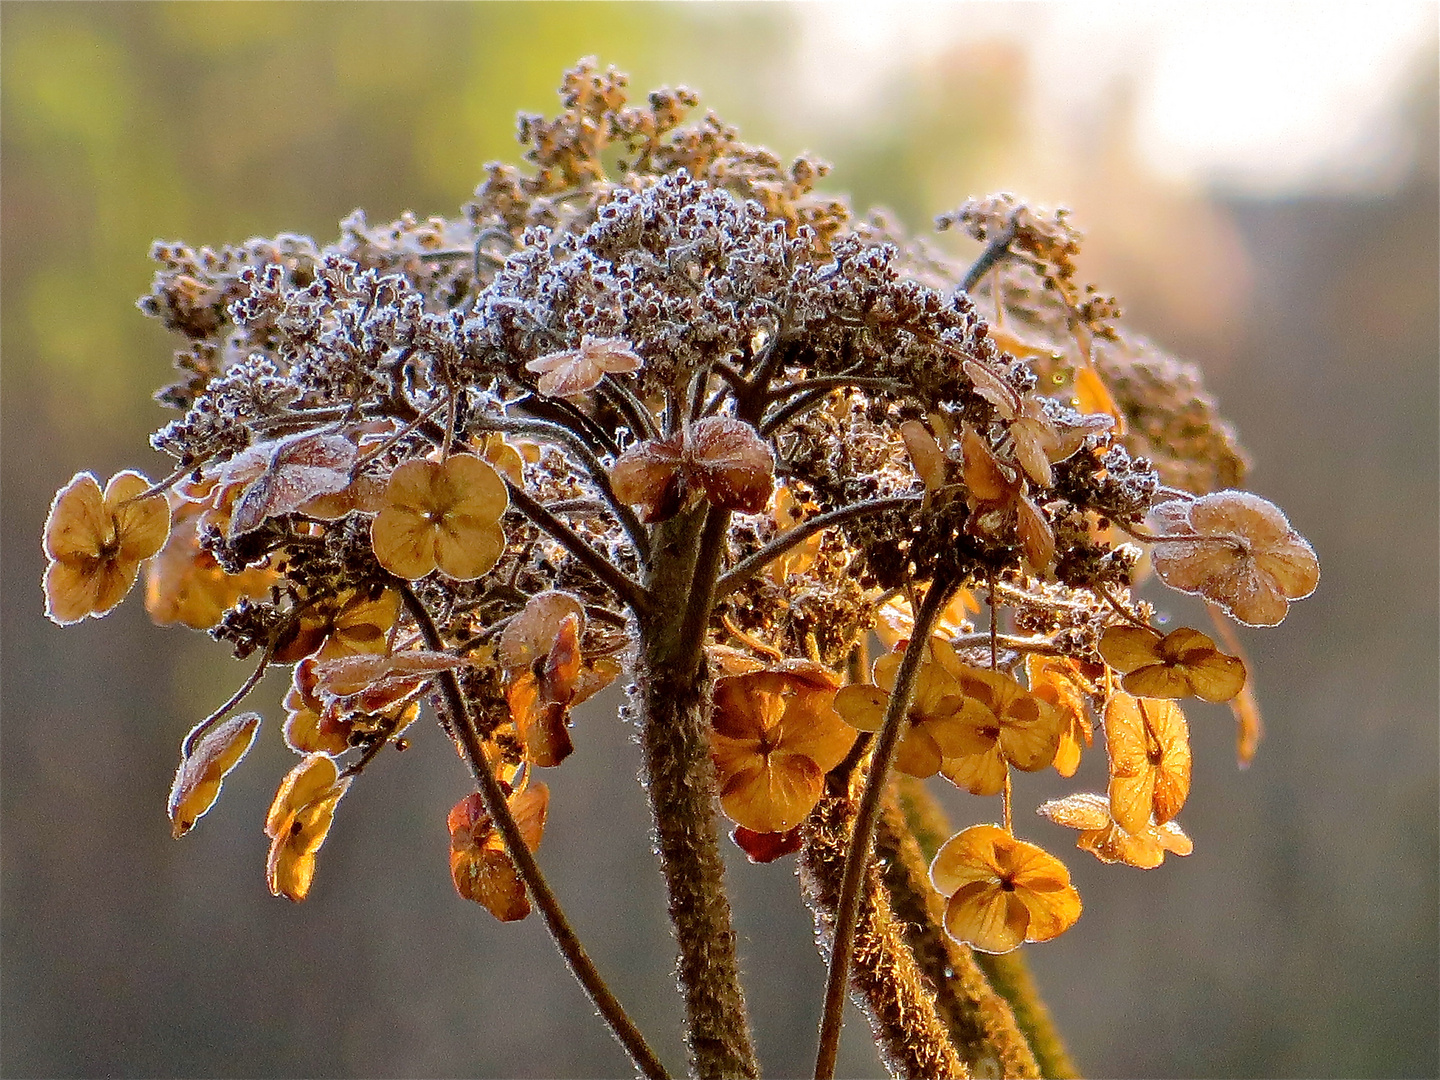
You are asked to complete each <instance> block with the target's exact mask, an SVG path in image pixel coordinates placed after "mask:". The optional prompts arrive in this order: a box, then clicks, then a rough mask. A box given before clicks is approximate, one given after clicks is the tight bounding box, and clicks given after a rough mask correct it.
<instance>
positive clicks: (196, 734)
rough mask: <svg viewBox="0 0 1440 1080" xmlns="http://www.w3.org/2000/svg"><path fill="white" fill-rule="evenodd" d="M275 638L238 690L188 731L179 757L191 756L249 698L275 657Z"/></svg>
mask: <svg viewBox="0 0 1440 1080" xmlns="http://www.w3.org/2000/svg"><path fill="white" fill-rule="evenodd" d="M277 638H278V635H277V637H272V638H271V639H270V644H269V645H267V646H265V652H264V653H262V654H261V656H260V663H258V664H256V665H255V670H254V671H252V672H251V673H250V677H249V678H248V679H246V680H245V681H244V682H243V683H241V684H240V689H238V690H236V691H235V693H233V694H231V695H230V697H229V699H228V700H227V701H226V702H225V704H223V705H221V706H220V707H219V708H218V709H216V710H215V711H214V712H212V713H211V714H210V715H209V716H207V717H206V718H205V719H204V720H201V721H200V722H199V723H198V724H196V725H195V726H194V727H193V728H191V729H190V734H188V735H186V736H185V741H184V742H183V743H181V744H180V756H181V757H185V758H188V757H189V756H190V755H191V754H193V753H194V752H195V747H196V746H198V745H199V744H200V740H201V739H203V738H204V737H205V733H206V732H207V731H209V730H210V729H211V728H212V727H214V726H215V725H216V724H218V723H219V722H220V721H221V720H222V719H224V717H225V714H226V713H228V712H229V711H230V710H231V709H233V708H235V706H236V705H239V704H240V702H242V701H244V700H245V698H246V697H248V696H249V694H250V691H251V690H254V689H255V687H256V686H258V685H259V684H260V680H261V679H262V678H264V676H265V669H266V668H267V667H269V666H270V658H271V657H273V656H274V655H275V641H276V640H277Z"/></svg>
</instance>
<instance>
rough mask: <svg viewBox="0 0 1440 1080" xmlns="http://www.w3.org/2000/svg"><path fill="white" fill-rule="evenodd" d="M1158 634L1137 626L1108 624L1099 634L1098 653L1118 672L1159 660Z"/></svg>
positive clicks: (1132, 669)
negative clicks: (1103, 631)
mask: <svg viewBox="0 0 1440 1080" xmlns="http://www.w3.org/2000/svg"><path fill="white" fill-rule="evenodd" d="M1160 640H1161V639H1160V635H1159V634H1157V633H1155V632H1154V631H1153V630H1145V629H1142V628H1141V627H1138V626H1109V627H1106V629H1105V633H1103V634H1101V635H1100V644H1099V648H1100V655H1101V656H1102V657H1104V658H1105V663H1107V664H1109V665H1110V666H1111V667H1112V668H1114V669H1115V670H1116V671H1119V672H1129V671H1134V670H1135V669H1136V668H1138V667H1144V666H1146V665H1147V664H1154V663H1157V662H1159V660H1160Z"/></svg>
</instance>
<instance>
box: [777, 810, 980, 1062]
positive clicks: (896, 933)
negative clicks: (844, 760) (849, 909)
mask: <svg viewBox="0 0 1440 1080" xmlns="http://www.w3.org/2000/svg"><path fill="white" fill-rule="evenodd" d="M856 811H857V804H856V802H855V800H854V799H851V798H845V797H827V798H826V799H824V800H822V801H821V803H820V805H819V806H818V807H817V808H816V810H815V812H814V813H813V814H811V816H810V818H809V820H808V821H807V822H806V825H805V830H804V832H805V846H804V847H803V848H802V849H801V852H800V884H801V887H802V888H803V889H804V890H805V895H806V898H807V900H808V902H809V904H810V907H811V910H813V911H814V913H815V925H816V928H817V929H818V930H819V932H820V937H821V939H822V940H823V941H825V942H827V943H828V944H829V945H830V947H831V949H832V950H833V948H834V941H835V938H834V934H835V914H836V910H837V908H838V906H839V903H840V883H841V879H842V878H843V877H844V873H845V853H846V851H847V850H848V849H849V847H850V837H851V832H852V830H853V828H854V823H855V816H856ZM896 915H899V916H900V919H897V918H896ZM904 917H905V916H904V914H903V913H901V912H899V911H896V912H894V913H893V914H892V912H891V907H890V902H889V899H888V898H887V896H886V894H885V888H884V886H883V885H882V884H881V879H880V875H879V874H878V873H877V872H876V870H875V867H874V866H873V865H872V866H870V867H869V868H868V869H867V871H866V874H865V881H864V885H863V888H862V890H861V896H860V915H859V918H858V919H857V920H856V923H855V931H854V934H853V945H852V949H853V951H854V958H855V962H854V963H853V964H852V965H851V966H850V989H851V990H852V991H853V992H854V994H855V997H856V1000H857V1002H858V1004H859V1005H860V1007H861V1008H862V1009H863V1010H864V1011H865V1013H866V1015H867V1016H868V1017H869V1020H870V1028H871V1031H872V1032H873V1034H874V1036H875V1043H876V1045H877V1046H878V1047H879V1048H880V1053H881V1056H882V1057H883V1058H884V1061H885V1067H886V1068H887V1069H889V1070H890V1072H891V1073H892V1074H893V1075H896V1076H904V1077H908V1078H915V1080H928V1078H931V1077H968V1076H970V1075H971V1070H970V1069H969V1068H967V1067H966V1063H965V1062H964V1061H963V1060H962V1059H961V1057H960V1055H959V1054H957V1053H956V1048H955V1047H954V1046H953V1045H952V1044H951V1041H950V1036H949V1032H948V1031H947V1029H946V1024H945V1022H944V1020H943V1019H942V1017H941V1015H940V1013H939V1012H938V1011H937V1009H936V1002H935V999H934V997H933V996H932V995H931V993H930V991H929V989H927V987H926V973H924V972H923V971H922V970H921V968H920V967H918V966H917V965H916V962H915V957H913V956H912V955H911V953H910V950H909V949H908V948H907V947H906V944H905V938H904V934H903V932H902V923H901V921H900V920H901V919H903V918H904ZM930 981H931V982H932V983H933V979H932V980H930Z"/></svg>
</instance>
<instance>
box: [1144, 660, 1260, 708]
mask: <svg viewBox="0 0 1440 1080" xmlns="http://www.w3.org/2000/svg"><path fill="white" fill-rule="evenodd" d="M1186 671H1187V673H1188V674H1189V676H1190V684H1191V686H1192V687H1193V688H1194V693H1195V695H1196V696H1197V697H1200V698H1203V699H1204V700H1206V701H1215V702H1220V701H1229V700H1230V699H1231V698H1233V697H1234V696H1235V695H1236V694H1238V693H1240V691H1241V690H1243V689H1245V679H1246V674H1245V663H1244V661H1242V660H1241V659H1240V658H1239V657H1238V656H1227V655H1225V654H1224V653H1222V652H1213V653H1210V654H1208V655H1206V656H1203V657H1201V658H1200V659H1199V660H1198V661H1197V662H1196V663H1194V664H1193V665H1189V666H1188V667H1187V668H1186ZM1126 689H1127V690H1129V689H1130V688H1129V687H1128V686H1127V687H1126ZM1131 692H1132V693H1134V691H1131ZM1145 696H1146V697H1160V696H1162V695H1158V694H1150V693H1147V694H1146V695H1145Z"/></svg>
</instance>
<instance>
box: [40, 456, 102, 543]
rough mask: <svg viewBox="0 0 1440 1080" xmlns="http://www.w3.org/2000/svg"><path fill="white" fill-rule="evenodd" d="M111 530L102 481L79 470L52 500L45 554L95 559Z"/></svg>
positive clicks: (46, 533) (46, 524)
mask: <svg viewBox="0 0 1440 1080" xmlns="http://www.w3.org/2000/svg"><path fill="white" fill-rule="evenodd" d="M109 531H110V520H109V514H108V512H107V511H106V509H105V497H104V495H103V494H101V492H100V482H99V481H98V480H96V479H95V477H94V475H93V474H91V473H88V472H83V473H76V474H75V475H74V476H73V477H72V478H71V480H70V482H69V483H68V484H66V485H65V486H64V487H63V488H61V489H60V490H59V491H57V492H56V493H55V497H54V498H53V499H52V500H51V501H50V513H49V515H48V516H47V517H46V518H45V554H46V555H47V556H49V557H50V558H51V559H58V560H68V559H81V558H95V557H96V556H98V555H99V552H100V547H101V544H102V543H103V542H104V541H105V540H106V539H108V535H109Z"/></svg>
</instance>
